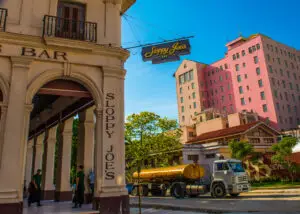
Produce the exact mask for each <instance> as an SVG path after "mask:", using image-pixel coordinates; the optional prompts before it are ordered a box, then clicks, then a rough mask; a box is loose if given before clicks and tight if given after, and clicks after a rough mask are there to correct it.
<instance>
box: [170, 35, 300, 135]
mask: <svg viewBox="0 0 300 214" xmlns="http://www.w3.org/2000/svg"><path fill="white" fill-rule="evenodd" d="M226 47H227V53H226V54H225V57H224V58H223V59H221V60H219V61H217V62H215V63H212V64H211V65H207V64H205V63H200V62H195V61H189V60H184V61H183V62H182V64H181V65H180V66H179V68H178V69H177V71H176V73H175V77H176V86H177V102H178V112H179V121H180V125H181V126H191V125H194V124H195V115H198V114H199V113H200V112H202V111H203V110H205V109H208V108H213V109H216V110H218V111H219V112H221V113H224V114H229V113H236V112H241V111H248V112H254V113H257V114H258V115H259V116H260V118H261V120H263V121H265V122H266V123H267V124H270V125H271V126H272V127H274V128H276V129H277V130H289V129H291V128H295V127H297V125H299V124H300V51H299V50H296V49H295V48H292V47H289V46H287V45H284V44H282V43H279V42H276V41H274V40H272V39H271V38H269V37H267V36H264V35H261V34H255V35H252V36H250V37H248V38H244V37H239V38H237V39H236V40H234V41H232V42H229V43H228V44H226Z"/></svg>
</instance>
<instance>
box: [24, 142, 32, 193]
mask: <svg viewBox="0 0 300 214" xmlns="http://www.w3.org/2000/svg"><path fill="white" fill-rule="evenodd" d="M32 160H33V139H31V140H30V141H29V142H28V145H27V155H26V166H25V182H26V183H25V185H26V188H28V184H29V183H30V181H31V180H32Z"/></svg>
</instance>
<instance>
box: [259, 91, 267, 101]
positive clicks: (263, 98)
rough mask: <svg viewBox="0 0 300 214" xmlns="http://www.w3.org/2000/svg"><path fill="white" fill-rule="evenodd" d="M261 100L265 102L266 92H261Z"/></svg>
mask: <svg viewBox="0 0 300 214" xmlns="http://www.w3.org/2000/svg"><path fill="white" fill-rule="evenodd" d="M260 99H261V100H265V99H266V97H265V92H264V91H262V92H260Z"/></svg>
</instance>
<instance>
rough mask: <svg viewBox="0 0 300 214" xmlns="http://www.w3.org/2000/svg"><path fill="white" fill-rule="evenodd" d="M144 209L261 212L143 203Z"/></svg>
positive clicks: (216, 212) (135, 204)
mask: <svg viewBox="0 0 300 214" xmlns="http://www.w3.org/2000/svg"><path fill="white" fill-rule="evenodd" d="M130 207H132V208H138V207H139V204H138V203H131V204H130ZM141 207H142V208H153V209H161V210H175V211H178V210H179V211H191V212H201V213H215V214H219V213H220V214H221V213H234V212H247V213H254V212H259V211H252V210H247V211H238V210H224V209H222V210H218V209H206V208H195V207H185V206H181V207H179V206H174V205H168V204H152V203H147V204H145V203H143V204H142V205H141Z"/></svg>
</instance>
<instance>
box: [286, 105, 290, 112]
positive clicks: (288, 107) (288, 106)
mask: <svg viewBox="0 0 300 214" xmlns="http://www.w3.org/2000/svg"><path fill="white" fill-rule="evenodd" d="M287 109H288V112H289V113H291V106H290V105H287Z"/></svg>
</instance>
